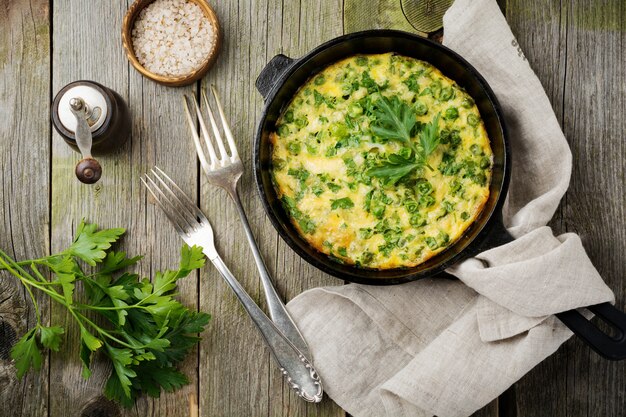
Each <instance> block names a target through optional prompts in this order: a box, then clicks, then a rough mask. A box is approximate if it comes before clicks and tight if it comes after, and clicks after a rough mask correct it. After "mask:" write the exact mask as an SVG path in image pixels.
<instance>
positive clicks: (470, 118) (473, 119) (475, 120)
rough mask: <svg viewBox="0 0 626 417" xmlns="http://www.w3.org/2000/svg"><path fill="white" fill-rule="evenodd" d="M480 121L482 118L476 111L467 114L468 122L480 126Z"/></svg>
mask: <svg viewBox="0 0 626 417" xmlns="http://www.w3.org/2000/svg"><path fill="white" fill-rule="evenodd" d="M479 122H480V119H479V118H478V116H476V115H475V114H474V113H470V114H468V115H467V123H468V124H469V125H470V126H478V123H479Z"/></svg>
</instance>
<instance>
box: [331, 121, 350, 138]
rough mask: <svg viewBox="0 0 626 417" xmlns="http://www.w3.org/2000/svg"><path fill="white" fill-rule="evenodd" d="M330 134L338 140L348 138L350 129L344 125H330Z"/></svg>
mask: <svg viewBox="0 0 626 417" xmlns="http://www.w3.org/2000/svg"><path fill="white" fill-rule="evenodd" d="M330 133H331V134H332V135H333V136H334V137H337V138H343V137H346V136H348V129H347V128H346V126H345V125H344V124H343V123H334V124H332V125H330Z"/></svg>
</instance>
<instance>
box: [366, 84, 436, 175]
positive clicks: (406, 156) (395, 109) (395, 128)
mask: <svg viewBox="0 0 626 417" xmlns="http://www.w3.org/2000/svg"><path fill="white" fill-rule="evenodd" d="M373 115H374V117H375V122H374V123H373V124H372V126H371V128H370V130H371V131H372V133H373V134H374V135H376V137H378V138H379V139H382V140H383V141H389V140H395V141H397V142H400V143H402V144H403V145H404V147H403V148H402V149H401V151H400V152H399V153H397V154H391V155H389V156H388V157H387V161H384V162H383V163H382V164H381V165H379V166H376V167H373V168H370V169H369V170H368V171H367V174H368V175H369V176H370V177H377V178H380V179H381V181H383V182H384V183H385V184H390V185H393V184H395V183H396V182H398V181H399V180H400V179H401V178H403V177H405V176H407V175H408V174H410V173H411V172H413V171H414V170H416V169H418V168H421V167H423V166H426V167H428V168H429V169H431V170H432V167H430V166H429V165H428V156H429V155H430V154H431V153H433V151H434V150H435V149H436V148H437V146H439V142H440V137H439V119H440V116H441V115H440V114H439V113H438V114H437V115H436V116H435V117H434V118H433V120H431V121H430V123H427V124H425V125H423V126H420V125H418V122H417V119H416V117H417V113H416V111H415V109H414V108H412V107H411V106H409V105H408V104H406V103H405V102H404V101H402V100H400V98H398V96H392V97H391V98H388V97H385V96H380V98H379V99H378V100H377V101H376V103H375V107H374V111H373ZM420 128H421V129H420ZM418 133H419V143H415V141H414V140H413V137H414V136H416V135H417V134H418Z"/></svg>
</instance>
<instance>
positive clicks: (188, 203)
mask: <svg viewBox="0 0 626 417" xmlns="http://www.w3.org/2000/svg"><path fill="white" fill-rule="evenodd" d="M151 171H152V174H153V175H154V176H155V178H157V179H158V180H159V182H160V183H161V184H163V186H164V187H165V188H167V189H170V190H171V189H172V188H174V189H175V190H176V191H177V193H178V195H176V193H174V192H172V195H173V196H174V198H175V199H176V201H177V202H178V204H179V205H180V206H181V207H182V208H183V210H184V211H185V212H187V214H188V215H189V216H190V218H192V219H193V221H194V222H195V223H197V222H200V223H203V224H209V220H208V219H207V218H206V216H205V215H204V213H202V211H201V210H200V209H199V208H198V206H196V204H195V203H194V202H193V201H192V200H191V199H190V198H189V196H187V194H185V192H184V191H183V190H181V189H180V187H179V186H178V185H176V183H175V182H174V181H173V180H172V179H171V178H170V177H169V175H167V174H166V173H165V172H163V170H162V169H161V168H159V167H158V166H155V167H154V168H153V169H152V170H151ZM157 171H158V172H157ZM162 177H164V178H165V179H163V178H162ZM168 183H169V184H168ZM179 196H180V198H179Z"/></svg>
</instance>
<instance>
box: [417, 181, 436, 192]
mask: <svg viewBox="0 0 626 417" xmlns="http://www.w3.org/2000/svg"><path fill="white" fill-rule="evenodd" d="M417 191H418V192H419V193H420V194H421V195H428V194H430V193H431V192H432V191H433V185H432V184H431V183H430V182H428V180H423V181H421V182H420V183H419V184H417Z"/></svg>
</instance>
